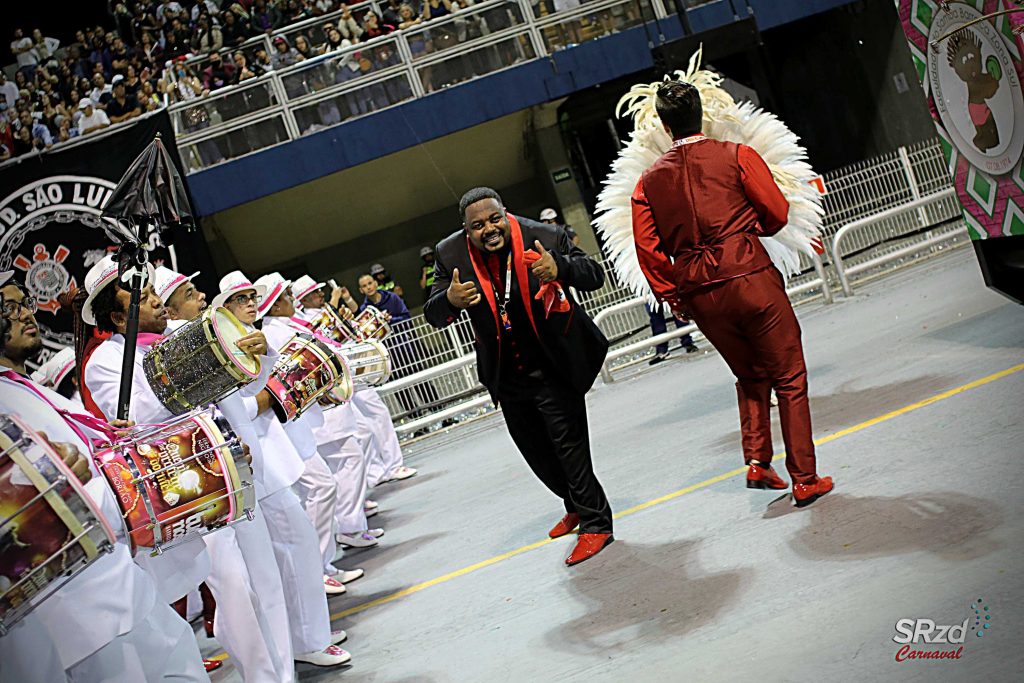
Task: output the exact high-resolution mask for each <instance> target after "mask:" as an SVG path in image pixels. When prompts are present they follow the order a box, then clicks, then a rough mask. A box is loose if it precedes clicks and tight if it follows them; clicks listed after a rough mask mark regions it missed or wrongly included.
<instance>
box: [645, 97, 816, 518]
mask: <svg viewBox="0 0 1024 683" xmlns="http://www.w3.org/2000/svg"><path fill="white" fill-rule="evenodd" d="M655 105H656V108H657V111H658V116H659V117H660V118H661V121H662V123H663V124H664V126H665V131H666V132H667V133H668V134H669V135H670V136H672V139H673V141H674V142H673V143H672V148H671V149H670V150H669V151H667V152H666V153H665V154H664V155H662V157H661V158H660V159H658V161H656V162H655V163H654V165H653V166H651V168H649V169H648V170H647V171H645V172H644V174H643V176H641V178H640V182H638V183H637V186H636V189H635V190H634V192H633V198H632V203H633V237H634V240H635V241H636V251H637V257H638V258H639V260H640V267H641V269H642V270H643V272H644V275H646V277H647V281H648V282H649V283H650V285H651V290H652V291H653V292H654V294H655V296H656V297H657V298H658V300H659V301H666V302H668V304H669V305H670V306H671V307H672V310H673V311H674V312H676V313H677V315H680V316H685V317H687V318H690V319H692V320H693V321H694V322H695V323H696V324H697V326H698V327H699V328H700V330H701V332H703V333H704V336H705V337H707V339H708V341H710V342H711V343H712V344H713V345H714V346H715V348H716V349H718V351H719V352H720V353H721V354H722V357H723V358H724V359H725V362H726V363H727V364H728V365H729V368H730V369H731V370H732V372H733V374H734V375H736V379H737V382H736V392H737V395H738V398H739V409H740V431H741V433H742V438H743V458H744V461H745V462H746V464H747V465H748V466H749V467H748V470H747V486H748V487H749V488H758V489H765V488H767V489H784V488H786V486H787V485H786V483H785V482H784V481H783V480H782V479H781V478H780V477H779V475H778V474H776V472H775V470H774V469H772V466H771V459H772V435H771V415H770V400H771V390H772V389H773V388H774V389H775V393H776V395H777V396H778V399H779V418H780V421H781V423H782V437H783V440H784V441H785V443H786V469H787V470H789V474H790V477H791V478H792V480H793V502H794V503H795V504H796V505H797V506H798V507H803V506H805V505H810V504H811V503H813V502H814V501H815V500H817V499H818V498H820V497H821V496H823V495H825V494H826V493H828V492H829V491H831V490H832V478H831V477H818V475H817V473H816V471H815V457H814V442H813V440H812V438H811V412H810V408H809V406H808V402H807V368H806V367H805V365H804V355H803V347H802V346H801V343H800V325H799V323H798V322H797V320H796V315H795V314H794V313H793V307H792V306H791V305H790V303H789V298H788V297H787V296H786V289H785V285H784V282H783V279H782V274H781V273H780V272H779V271H778V270H777V269H776V268H775V266H774V265H773V264H772V260H771V258H769V256H768V252H767V251H765V248H764V246H763V245H762V244H761V241H760V239H759V237H760V236H770V235H774V234H775V233H776V232H778V231H779V230H781V229H782V228H783V226H785V225H786V220H787V215H788V213H789V203H788V202H787V201H786V198H785V197H784V196H783V195H782V192H781V191H780V190H779V188H778V186H777V185H776V184H775V181H774V179H773V178H772V175H771V171H769V170H768V166H767V165H766V164H765V162H764V160H763V159H761V157H760V156H758V154H757V152H755V151H754V150H753V149H751V148H750V147H747V146H746V145H738V144H735V143H731V142H719V141H717V140H710V139H708V138H706V137H704V135H703V134H701V121H702V118H703V109H702V107H701V103H700V93H699V91H698V90H697V88H695V87H694V86H692V85H690V84H688V83H683V82H681V81H669V82H666V83H664V84H662V85H661V86H660V87H659V88H658V92H657V100H656V103H655Z"/></svg>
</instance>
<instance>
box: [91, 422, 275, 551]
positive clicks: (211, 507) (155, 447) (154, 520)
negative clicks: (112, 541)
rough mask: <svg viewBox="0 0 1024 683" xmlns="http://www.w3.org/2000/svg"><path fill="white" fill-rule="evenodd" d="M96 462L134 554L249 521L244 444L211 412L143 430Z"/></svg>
mask: <svg viewBox="0 0 1024 683" xmlns="http://www.w3.org/2000/svg"><path fill="white" fill-rule="evenodd" d="M95 459H96V464H97V465H99V468H100V471H101V472H103V475H104V477H105V478H106V480H107V482H108V483H109V484H110V486H111V488H113V490H114V497H115V498H117V501H118V504H119V505H120V506H121V513H122V517H123V518H124V526H125V531H126V535H127V536H128V538H129V541H130V543H131V546H132V552H133V553H134V552H135V551H136V549H137V548H138V547H143V548H152V549H153V554H159V553H161V552H163V551H164V550H166V549H168V548H170V547H173V546H175V545H177V544H178V543H181V542H182V541H183V540H185V539H188V538H190V537H192V536H195V535H202V534H206V533H209V532H211V531H214V530H216V529H219V528H220V527H222V526H224V525H226V524H231V523H233V522H238V521H240V520H242V519H252V510H253V508H254V507H255V502H256V496H255V493H254V492H253V488H252V470H251V469H250V467H249V463H248V462H246V452H245V445H244V444H243V443H242V442H241V440H240V439H239V438H238V437H237V436H236V435H235V433H234V431H232V429H231V427H230V426H229V425H228V423H227V420H225V419H224V418H223V417H222V416H220V415H219V414H218V413H217V412H216V411H215V409H213V408H207V409H205V410H197V411H195V412H193V413H190V414H188V415H183V416H181V417H179V418H177V419H175V420H174V421H172V422H168V423H167V424H162V425H152V426H148V427H144V428H142V429H140V430H138V431H136V432H134V433H132V434H131V435H130V436H128V437H127V438H126V439H124V440H122V441H119V442H118V443H116V444H115V445H114V446H112V447H110V448H108V449H106V450H103V451H100V452H99V453H97V454H96V458H95Z"/></svg>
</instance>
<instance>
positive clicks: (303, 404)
mask: <svg viewBox="0 0 1024 683" xmlns="http://www.w3.org/2000/svg"><path fill="white" fill-rule="evenodd" d="M347 375H348V368H347V367H346V366H345V363H344V362H343V360H342V359H341V358H339V357H338V355H337V354H336V352H335V351H334V350H333V349H332V348H331V347H330V346H328V344H327V342H324V341H321V340H319V339H317V338H316V337H314V336H312V335H311V334H306V333H305V332H299V333H298V334H296V335H295V336H294V337H292V338H291V339H289V340H288V343H287V344H285V345H284V347H283V348H282V349H281V357H280V358H278V360H277V363H276V364H275V365H274V370H273V372H272V373H271V374H270V379H269V380H267V390H268V391H269V392H270V394H271V395H272V396H273V397H274V398H275V399H276V401H275V402H274V403H273V404H272V407H273V409H274V413H275V414H276V415H277V417H278V419H279V420H281V421H282V422H287V421H288V420H291V419H293V418H295V417H297V416H299V415H301V414H302V413H303V412H304V411H305V410H306V409H307V408H309V407H310V406H312V405H314V404H315V403H317V401H318V400H319V399H320V398H321V397H322V396H323V395H324V394H326V393H327V392H328V391H329V390H330V389H331V387H333V386H334V385H335V384H337V383H338V382H341V381H345V377H346V376H347Z"/></svg>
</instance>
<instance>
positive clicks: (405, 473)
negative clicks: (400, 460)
mask: <svg viewBox="0 0 1024 683" xmlns="http://www.w3.org/2000/svg"><path fill="white" fill-rule="evenodd" d="M413 476H416V470H414V469H413V468H411V467H406V466H405V465H402V466H401V467H399V468H398V469H397V470H395V473H394V474H392V475H391V478H390V479H388V481H402V480H403V479H408V478H409V477H413Z"/></svg>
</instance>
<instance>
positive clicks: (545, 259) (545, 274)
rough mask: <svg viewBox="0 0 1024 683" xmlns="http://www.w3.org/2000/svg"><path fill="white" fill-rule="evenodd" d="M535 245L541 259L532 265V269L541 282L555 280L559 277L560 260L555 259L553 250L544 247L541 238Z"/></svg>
mask: <svg viewBox="0 0 1024 683" xmlns="http://www.w3.org/2000/svg"><path fill="white" fill-rule="evenodd" d="M533 246H534V248H535V249H536V250H537V253H538V254H540V259H538V260H537V262H536V263H534V264H533V266H531V267H530V271H531V272H532V273H533V276H534V277H535V278H537V279H538V280H540V281H541V282H554V281H555V280H557V279H558V262H557V261H555V257H554V256H552V255H551V252H550V251H548V250H547V249H545V248H544V245H543V244H541V243H540V240H536V241H535V242H534V243H533Z"/></svg>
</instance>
